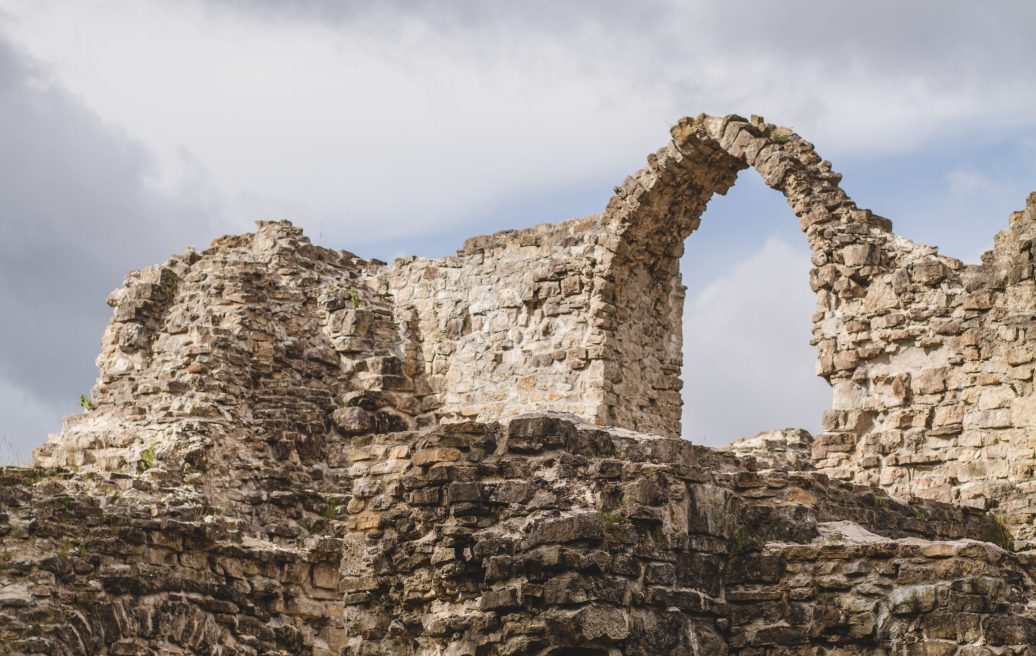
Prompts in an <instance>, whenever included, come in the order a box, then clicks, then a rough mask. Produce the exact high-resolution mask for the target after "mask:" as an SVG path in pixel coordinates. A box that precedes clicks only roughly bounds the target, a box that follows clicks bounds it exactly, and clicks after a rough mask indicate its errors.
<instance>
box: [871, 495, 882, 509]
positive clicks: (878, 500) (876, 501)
mask: <svg viewBox="0 0 1036 656" xmlns="http://www.w3.org/2000/svg"><path fill="white" fill-rule="evenodd" d="M871 500H872V501H873V502H874V507H875V508H878V509H881V508H884V507H885V495H883V494H882V493H881V492H874V493H872V494H871Z"/></svg>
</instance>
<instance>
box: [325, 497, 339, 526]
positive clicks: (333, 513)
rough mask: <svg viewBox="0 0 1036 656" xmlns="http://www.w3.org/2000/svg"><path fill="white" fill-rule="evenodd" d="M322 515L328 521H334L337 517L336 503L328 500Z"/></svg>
mask: <svg viewBox="0 0 1036 656" xmlns="http://www.w3.org/2000/svg"><path fill="white" fill-rule="evenodd" d="M324 515H325V516H326V517H327V520H328V521H334V519H335V518H336V517H338V502H337V501H335V500H333V499H328V500H327V508H326V509H325V510H324Z"/></svg>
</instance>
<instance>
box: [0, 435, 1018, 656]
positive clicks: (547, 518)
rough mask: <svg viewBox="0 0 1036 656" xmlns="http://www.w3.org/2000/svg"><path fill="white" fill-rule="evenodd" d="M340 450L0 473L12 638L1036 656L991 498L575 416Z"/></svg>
mask: <svg viewBox="0 0 1036 656" xmlns="http://www.w3.org/2000/svg"><path fill="white" fill-rule="evenodd" d="M324 449H325V450H324V451H323V452H321V453H320V454H319V456H320V457H319V458H317V459H314V461H313V462H312V463H310V464H303V463H298V462H292V461H290V460H286V461H276V460H274V461H271V462H269V463H267V466H266V467H264V468H262V469H257V468H255V467H253V466H252V463H251V462H250V461H249V457H248V454H246V453H240V454H239V455H238V456H237V457H236V458H235V457H229V456H228V459H227V460H225V461H224V462H223V465H224V466H226V467H227V468H228V476H226V477H223V476H213V477H212V480H211V481H210V482H209V484H208V485H202V484H201V482H199V481H194V482H191V483H182V482H178V481H177V479H178V476H177V472H178V471H180V470H181V469H182V468H183V467H184V463H183V462H181V461H178V460H176V459H174V458H171V457H165V458H162V459H159V460H156V461H155V463H154V464H153V465H151V466H150V467H148V468H146V469H143V470H142V471H141V472H138V473H137V474H133V475H127V474H123V473H121V472H101V471H97V472H83V471H80V472H72V471H69V470H67V469H66V470H59V469H22V470H18V469H7V470H4V471H2V472H0V645H3V649H6V650H7V653H13V654H50V655H57V654H94V655H106V654H113V655H114V654H170V653H173V654H175V653H182V654H224V655H228V654H234V655H256V654H266V655H271V654H306V655H308V654H314V655H318V654H324V655H327V654H350V655H353V654H368V655H375V654H385V655H388V654H394V655H395V654H428V655H431V654H470V655H490V654H512V655H514V654H541V655H547V654H552V655H559V654H584V655H585V654H591V655H592V654H600V655H614V654H644V655H648V654H659V653H666V654H687V655H695V656H706V655H708V656H715V655H723V654H743V655H753V656H755V655H759V654H802V653H839V654H889V653H897V654H898V653H954V651H953V650H954V649H956V648H957V647H958V646H963V645H975V644H976V643H981V644H983V645H985V646H984V647H983V648H982V649H981V650H979V651H974V650H975V649H976V648H975V647H969V649H972V651H971V652H968V653H975V654H993V653H997V654H1005V653H1012V654H1030V653H1032V651H1031V649H1032V648H1031V646H1030V645H1031V644H1032V643H1033V639H1034V637H1036V613H1034V611H1033V608H1034V607H1036V604H1034V602H1036V596H1034V595H1036V591H1034V586H1033V579H1032V574H1033V571H1034V568H1033V562H1032V561H1031V559H1030V558H1029V557H1027V556H1024V555H1013V554H1011V553H1008V552H1005V551H1004V550H1003V549H1002V548H1001V547H999V546H996V545H994V544H989V543H988V542H981V541H976V539H978V540H989V539H994V540H998V541H1001V542H1002V540H1003V538H1004V533H1003V532H1002V529H1001V527H999V525H998V524H997V523H996V522H995V521H994V520H993V519H992V518H991V517H990V516H989V515H988V514H986V513H984V512H982V511H979V510H975V509H968V508H959V507H953V506H949V505H945V504H939V503H936V502H930V501H920V500H915V501H912V502H911V503H910V504H909V505H906V504H902V503H899V502H897V501H895V500H892V499H887V498H884V497H883V496H881V493H880V492H878V491H876V490H874V489H870V488H860V487H853V486H847V485H843V484H838V483H834V482H832V481H830V480H829V479H828V478H827V477H825V476H823V475H821V474H816V473H812V472H790V471H787V470H786V469H782V468H779V467H771V468H769V469H767V470H765V471H756V470H755V469H754V468H755V466H756V463H755V461H754V460H753V459H751V458H750V457H749V458H744V459H739V458H737V457H735V456H733V455H729V454H722V453H719V452H717V451H714V450H712V449H708V448H705V447H699V446H694V445H691V444H689V443H687V442H686V441H683V440H680V439H672V438H660V437H656V436H649V435H643V434H637V433H631V432H628V431H621V430H616V429H601V428H599V427H597V426H595V425H591V424H586V423H582V422H580V421H578V420H576V419H575V418H574V417H571V416H559V415H537V416H528V417H523V418H519V419H515V420H513V421H511V422H510V423H509V424H508V425H507V426H506V427H502V426H499V425H496V424H492V425H484V424H476V423H462V424H446V425H443V426H439V427H436V428H429V429H425V430H422V431H401V432H390V433H371V434H363V435H354V436H351V437H348V438H345V437H341V438H330V439H329V440H327V441H326V442H325V443H324ZM864 526H866V527H867V529H869V530H867V529H865V528H863V527H864ZM872 531H873V532H872ZM1002 544H1004V546H1007V545H1006V543H1004V542H1002ZM808 649H814V651H808ZM817 649H821V650H826V651H816V650H817ZM924 649H927V650H928V651H918V650H924ZM933 649H936V650H941V651H934V652H933V651H931V650H933ZM803 650H807V651H803ZM0 651H2V650H0Z"/></svg>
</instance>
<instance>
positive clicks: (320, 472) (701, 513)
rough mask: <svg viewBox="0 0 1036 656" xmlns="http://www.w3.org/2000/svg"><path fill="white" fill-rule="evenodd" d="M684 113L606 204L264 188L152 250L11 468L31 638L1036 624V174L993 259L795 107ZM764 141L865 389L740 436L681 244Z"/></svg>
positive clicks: (768, 165) (907, 639)
mask: <svg viewBox="0 0 1036 656" xmlns="http://www.w3.org/2000/svg"><path fill="white" fill-rule="evenodd" d="M671 134H672V139H671V140H670V141H669V142H668V143H667V144H666V145H665V146H664V147H663V148H662V149H661V150H660V151H659V152H658V153H656V154H654V155H652V156H650V157H649V158H648V164H647V166H646V168H644V169H643V170H642V171H640V172H638V173H636V174H635V175H633V176H631V177H630V178H628V179H627V180H626V181H625V182H624V183H623V184H622V185H621V186H620V187H618V188H617V189H616V194H615V196H614V197H613V198H612V200H611V201H610V202H609V204H608V206H607V207H606V208H605V210H604V211H603V212H602V213H601V214H597V215H593V216H590V217H586V218H584V219H578V220H573V221H567V222H563V223H559V224H556V225H544V226H537V227H534V228H530V229H527V230H521V231H508V232H502V233H498V234H495V235H490V236H487V237H478V238H475V239H471V240H469V241H468V242H467V243H466V244H465V245H464V247H463V248H462V249H461V250H460V251H459V252H458V253H457V255H455V256H450V257H446V258H442V259H439V260H427V259H420V258H404V259H400V260H397V261H396V262H394V263H393V264H391V265H389V264H385V263H382V262H378V261H374V260H371V261H368V260H364V259H362V258H359V257H357V256H355V255H353V254H351V253H348V252H344V251H334V250H329V249H326V248H320V247H317V246H314V245H313V244H311V243H310V242H309V240H308V239H306V237H305V236H304V235H303V234H302V232H301V231H300V230H299V229H297V228H294V227H292V226H291V225H290V224H288V223H287V222H261V223H260V224H259V227H258V229H257V231H256V232H255V233H252V234H247V235H240V236H230V237H224V238H221V239H218V240H216V241H215V242H214V243H213V245H212V246H211V247H210V248H208V249H206V250H204V251H201V252H195V251H189V252H187V253H185V254H183V255H179V256H175V257H173V258H172V259H170V260H169V261H167V262H166V263H164V264H162V265H158V266H154V267H150V268H147V269H144V270H142V271H138V272H134V273H132V274H130V276H129V277H128V278H127V280H126V284H125V286H124V287H123V288H122V289H119V290H117V291H116V292H114V293H113V294H112V295H111V296H110V297H109V299H108V300H109V303H110V304H111V305H112V307H113V310H114V312H113V318H112V322H111V324H110V325H109V327H108V329H107V331H106V333H105V336H104V339H103V343H102V351H101V354H100V356H99V358H98V366H99V370H100V377H99V379H98V382H97V385H96V386H95V387H94V389H93V391H92V399H93V403H94V406H95V407H93V408H92V409H90V410H89V411H88V412H84V413H83V414H81V415H78V416H75V417H70V418H69V419H68V420H66V424H65V427H64V430H63V431H62V432H61V433H60V434H58V435H54V436H51V439H50V441H49V442H48V443H47V444H46V445H44V446H42V447H41V448H39V449H38V450H37V451H36V453H35V454H34V460H35V465H36V468H35V469H32V470H10V471H8V472H6V473H4V474H3V476H0V478H2V479H3V480H0V483H3V484H2V485H0V497H2V498H0V539H2V544H0V645H2V646H8V645H12V647H9V648H8V650H9V651H13V652H14V653H48V654H49V653H54V654H79V653H90V654H95V653H96V654H138V653H139V654H149V653H192V654H200V653H206V654H208V653H223V654H248V655H252V654H271V653H280V652H287V653H303V654H356V655H360V654H389V653H392V654H396V653H412V654H450V655H455V656H461V655H466V654H471V655H473V656H482V655H484V654H486V655H488V654H526V653H528V654H541V655H543V656H546V655H548V654H550V655H553V656H561V655H563V654H570V655H571V654H584V655H586V654H591V655H593V654H601V655H603V654H608V655H609V656H611V655H613V654H617V653H626V654H638V653H643V654H648V653H651V654H654V653H674V654H695V655H700V654H724V653H732V654H744V655H745V656H762V655H763V654H774V655H776V654H799V655H801V654H807V653H809V654H819V653H832V654H833V653H838V654H879V653H926V654H933V653H934V654H950V653H958V654H964V653H967V654H969V656H973V655H976V654H987V653H988V654H1007V653H1012V654H1026V653H1032V647H1031V645H1032V644H1033V643H1034V631H1036V629H1034V624H1033V622H1034V617H1033V613H1032V608H1036V599H1034V598H1033V586H1032V578H1031V577H1032V561H1031V555H1030V554H1028V553H1009V552H1010V551H1011V550H1015V549H1026V548H1029V547H1031V546H1033V543H1034V540H1036V528H1034V521H1033V518H1034V512H1033V510H1032V508H1033V504H1034V503H1036V499H1034V495H1033V485H1034V483H1033V480H1032V479H1033V470H1034V466H1036V442H1034V439H1036V438H1033V436H1032V431H1033V427H1034V425H1036V396H1034V391H1036V390H1034V380H1033V367H1034V361H1036V348H1034V347H1033V346H1032V339H1031V337H1030V334H1029V333H1030V331H1031V330H1032V326H1031V324H1032V321H1033V316H1034V315H1036V279H1034V270H1033V264H1034V260H1033V252H1032V248H1033V243H1034V237H1036V234H1034V232H1036V195H1033V196H1031V197H1030V198H1029V202H1028V205H1027V207H1026V209H1025V210H1024V211H1022V212H1018V213H1016V214H1015V215H1013V216H1012V217H1011V221H1010V226H1009V227H1008V229H1007V230H1005V231H1003V232H1001V233H1000V234H998V235H997V236H996V239H995V242H994V248H993V250H992V251H990V252H989V253H987V254H986V255H985V256H984V257H983V261H982V263H981V264H979V265H964V264H962V263H961V262H959V261H957V260H953V259H952V258H947V257H944V256H941V255H939V254H938V252H937V251H936V249H935V248H933V247H930V246H924V245H919V244H914V243H912V242H910V241H908V240H905V239H903V238H901V237H898V236H896V235H895V234H894V233H892V232H891V224H890V222H889V221H887V220H886V219H883V218H881V217H877V216H875V215H873V214H872V213H871V212H869V211H867V210H863V209H860V208H858V207H857V206H856V205H855V204H854V203H853V202H852V200H851V199H849V198H848V196H846V195H845V193H844V192H843V191H842V190H841V189H840V188H839V186H838V182H839V175H838V174H837V173H834V172H832V171H831V167H830V165H829V164H828V163H827V162H825V161H823V160H822V159H821V158H820V156H819V155H817V154H816V152H815V151H814V149H813V146H812V145H811V144H809V143H808V142H806V141H804V140H803V139H802V138H801V137H799V136H798V135H796V134H794V133H793V132H791V131H790V130H787V129H784V128H779V127H777V126H774V125H771V124H768V123H766V122H765V121H763V120H762V119H761V118H757V117H753V118H752V119H751V120H746V119H743V118H740V117H736V116H728V117H723V118H716V117H708V116H704V115H703V116H699V117H698V118H696V119H685V120H682V121H681V122H680V123H678V124H677V126H675V127H674V128H673V130H672V132H671ZM749 167H751V168H753V169H754V170H756V171H757V172H758V173H759V174H761V175H762V176H763V179H764V180H765V181H766V183H767V184H768V185H770V186H771V187H773V188H774V189H776V190H778V191H780V192H781V193H783V194H784V196H785V197H786V198H787V199H788V201H789V205H790V206H791V210H792V213H793V214H794V215H795V216H797V217H798V221H799V225H800V227H801V228H802V230H803V232H804V235H805V238H806V241H807V243H808V245H809V247H810V250H811V253H812V264H813V269H812V272H811V274H810V284H811V286H812V288H813V290H814V291H815V292H816V296H817V312H816V314H815V315H814V317H813V321H814V325H813V342H814V344H815V345H816V347H817V351H818V364H817V370H818V373H819V374H820V375H822V376H824V377H825V378H826V379H827V380H828V381H829V382H830V383H831V385H832V388H833V407H832V409H831V410H830V411H829V412H827V413H826V414H825V416H824V418H823V421H824V431H823V433H822V434H820V435H818V436H817V437H816V439H812V438H811V436H809V435H808V434H805V433H804V432H801V431H795V430H789V429H786V430H783V431H773V432H770V433H763V434H760V435H758V436H756V437H755V438H750V439H748V440H741V441H739V442H737V443H735V444H733V445H731V447H730V448H729V449H728V450H726V451H725V452H721V451H716V450H711V449H706V448H703V447H698V446H694V445H691V444H689V443H687V442H685V441H683V440H680V439H679V438H678V436H679V433H680V427H679V417H680V404H681V402H680V396H679V390H680V379H679V375H680V364H681V359H682V355H681V334H680V329H681V325H682V322H681V312H682V302H683V293H684V290H683V286H682V284H681V281H680V275H679V258H680V255H681V254H682V252H683V250H682V249H683V243H684V240H685V239H686V238H687V237H688V235H690V234H691V233H692V232H693V230H694V229H695V228H696V227H697V226H698V223H699V221H700V216H701V213H702V212H703V211H704V209H705V206H706V204H707V202H708V200H709V198H711V196H712V194H714V193H723V192H725V191H726V189H727V188H729V186H730V185H731V184H733V183H734V181H735V179H736V176H737V174H738V172H739V171H741V170H743V169H746V168H749ZM687 375H691V376H693V375H696V372H688V373H687ZM746 402H750V400H746ZM554 411H560V412H563V413H569V414H564V415H557V414H544V413H545V412H554ZM529 412H533V413H536V414H535V415H527V414H526V413H529ZM605 426H611V427H610V428H606V427H605ZM761 428H765V427H761ZM807 451H808V452H809V455H810V459H811V462H810V461H809V460H810V459H807V457H806V453H807ZM913 496H919V497H923V498H924V499H926V500H919V499H914V498H911V497H913ZM988 543H995V545H998V546H993V545H991V544H988ZM1005 549H1006V550H1007V551H1005ZM950 618H954V619H953V621H954V622H956V618H959V619H960V624H959V625H958V624H954V623H951V619H950ZM976 643H981V645H982V647H981V649H979V650H978V651H976V650H975V647H976ZM933 645H934V646H933ZM962 645H968V646H969V647H968V648H967V649H968V651H955V650H956V649H957V647H958V646H962ZM178 650H179V651H178ZM983 650H984V651H983ZM0 653H2V650H0Z"/></svg>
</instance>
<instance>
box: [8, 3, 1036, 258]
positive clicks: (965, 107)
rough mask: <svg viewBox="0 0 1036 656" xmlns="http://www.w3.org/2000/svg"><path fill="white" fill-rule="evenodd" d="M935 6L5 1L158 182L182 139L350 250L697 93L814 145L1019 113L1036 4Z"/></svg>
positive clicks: (609, 168)
mask: <svg viewBox="0 0 1036 656" xmlns="http://www.w3.org/2000/svg"><path fill="white" fill-rule="evenodd" d="M949 5H950V8H946V3H934V2H919V3H909V4H907V5H904V4H903V3H896V2H885V1H877V2H873V3H860V4H857V5H846V4H844V3H818V2H810V1H805V0H794V1H790V2H786V3H764V4H760V3H749V2H737V1H735V2H724V3H711V4H710V5H708V6H706V5H703V4H701V3H680V2H668V1H655V2H649V3H647V5H646V6H645V5H642V4H634V5H630V4H628V3H619V2H604V3H601V2H597V3H588V2H581V3H575V4H571V5H570V4H568V3H548V2H537V1H530V2H528V3H496V2H480V3H464V2H451V3H429V4H427V5H423V4H422V5H415V4H413V3H406V2H385V3H349V2H346V3H341V2H323V1H320V0H310V1H308V2H299V3H279V2H261V1H249V2H240V1H237V0H224V1H223V2H205V3H202V2H200V1H184V2H177V3H159V2H135V3H128V4H127V3H124V2H114V1H112V0H83V1H82V2H76V3H67V2H55V1H54V0H32V1H31V2H25V1H18V0H0V7H6V8H7V10H8V12H9V13H10V16H11V18H10V20H9V21H8V24H7V31H8V32H9V33H10V34H12V35H14V36H15V37H16V38H17V39H18V40H19V42H20V43H22V44H23V45H24V46H25V47H26V48H27V49H28V50H29V51H31V52H32V53H33V54H34V55H36V56H37V57H39V58H40V59H41V60H42V61H44V62H47V63H48V64H50V65H52V66H53V68H54V71H55V73H56V75H57V76H58V79H59V80H60V82H61V83H62V84H63V85H65V86H66V87H67V88H69V89H71V90H72V91H74V92H75V93H77V94H78V95H79V96H81V97H82V98H83V100H84V101H85V102H86V103H87V104H89V105H90V106H91V107H93V108H94V109H95V110H96V111H97V112H98V113H99V114H101V115H102V116H103V117H105V118H106V119H108V120H110V121H112V122H114V123H116V124H118V125H120V126H122V127H123V128H125V129H126V130H127V131H128V132H129V133H130V134H132V135H133V136H134V137H136V138H138V139H140V140H142V141H143V142H144V143H145V144H146V145H147V146H148V147H149V148H150V149H151V150H152V151H153V152H154V153H156V154H157V157H158V160H159V162H160V164H161V166H160V169H159V174H160V175H159V177H160V178H161V179H162V180H164V181H166V182H167V183H169V182H170V181H172V180H176V179H178V177H179V176H180V175H182V173H183V170H182V164H181V162H182V157H181V153H183V152H187V153H189V154H190V156H191V157H192V158H194V159H195V160H197V161H199V162H202V163H203V164H204V170H205V172H206V174H207V175H208V176H211V178H212V180H213V181H214V184H215V185H216V186H217V187H218V188H219V189H220V190H221V191H222V192H223V193H224V194H225V196H226V197H227V201H226V202H227V203H228V204H229V208H230V210H231V211H232V213H235V214H240V215H247V216H249V217H253V216H255V215H269V214H282V213H285V212H287V213H290V214H292V218H295V219H296V220H298V221H300V222H301V223H303V224H307V225H309V226H310V227H314V226H316V225H317V223H318V222H320V221H323V222H324V223H325V225H326V226H329V227H328V230H327V232H328V235H327V236H328V237H329V238H331V239H333V240H337V241H339V242H341V243H342V244H343V245H346V246H348V245H349V244H362V243H364V242H367V241H371V240H383V239H388V238H393V237H399V236H401V235H413V234H416V233H431V232H440V231H442V230H443V229H445V228H449V227H451V226H456V225H457V224H459V223H463V222H471V221H472V220H474V219H475V217H479V216H480V215H481V216H485V215H486V214H487V213H489V212H491V211H492V210H493V208H494V207H496V206H498V205H499V204H500V203H501V202H506V201H507V200H509V199H513V198H519V197H529V196H535V195H544V194H549V193H551V192H556V191H557V190H559V189H571V188H574V187H579V186H583V185H585V183H586V182H587V181H589V180H594V181H596V180H604V181H605V182H604V185H605V186H604V187H603V188H608V187H610V186H611V184H614V183H616V182H618V181H619V179H621V176H623V175H625V174H626V173H628V172H630V171H632V170H634V169H636V168H637V167H638V166H639V164H640V163H641V162H642V157H643V155H644V154H645V153H646V152H648V151H650V150H651V149H653V148H656V147H657V146H658V145H660V143H661V142H662V141H663V140H664V137H665V132H664V130H665V128H666V127H667V126H668V125H669V124H671V122H672V121H673V120H674V119H676V118H677V117H678V116H680V115H682V114H685V113H697V112H698V111H702V110H705V111H710V112H713V113H723V112H727V111H737V112H752V111H754V112H759V113H764V114H766V115H767V116H768V117H769V118H771V119H773V120H777V121H779V122H782V123H785V124H790V125H792V126H793V127H795V128H797V129H799V130H800V131H801V132H802V133H803V134H805V135H806V136H808V137H809V138H812V139H814V140H816V141H817V142H818V144H819V145H820V146H821V152H823V153H830V152H831V151H845V152H851V151H856V152H865V151H866V152H870V151H877V152H889V151H894V150H898V149H904V148H912V147H915V146H917V145H918V144H919V143H923V142H925V141H926V140H930V139H934V138H937V137H939V136H941V135H942V134H944V133H945V132H952V133H954V134H958V133H959V130H957V129H956V127H959V126H971V125H973V124H982V125H984V126H987V127H994V126H995V127H997V128H1004V127H1006V126H1010V125H1015V126H1016V125H1019V124H1023V125H1028V126H1032V125H1033V124H1034V122H1036V119H1034V118H1033V116H1032V113H1031V111H1029V109H1030V108H1031V107H1032V106H1033V105H1034V104H1036V73H1034V71H1033V69H1032V68H1031V67H1030V66H1028V65H1027V63H1026V62H1027V61H1029V60H1030V59H1031V55H1032V46H1031V40H1030V36H1029V34H1028V31H1027V29H1026V28H1025V25H1026V24H1031V21H1028V22H1027V21H1026V19H1027V18H1031V17H1032V16H1033V14H1034V9H1033V6H1032V5H1029V4H1025V3H1010V2H1007V3H1002V4H1000V5H998V9H993V8H990V7H986V6H979V5H975V4H974V3H963V2H951V3H949ZM989 16H994V17H999V19H1000V20H998V21H995V20H993V19H992V18H989ZM1027 55H1029V56H1027ZM979 134H981V133H979ZM598 209H599V208H598V207H587V208H586V212H592V211H596V210H598ZM535 218H536V217H530V219H531V220H530V221H529V222H530V223H532V222H535ZM539 218H542V219H547V218H561V217H539Z"/></svg>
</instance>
